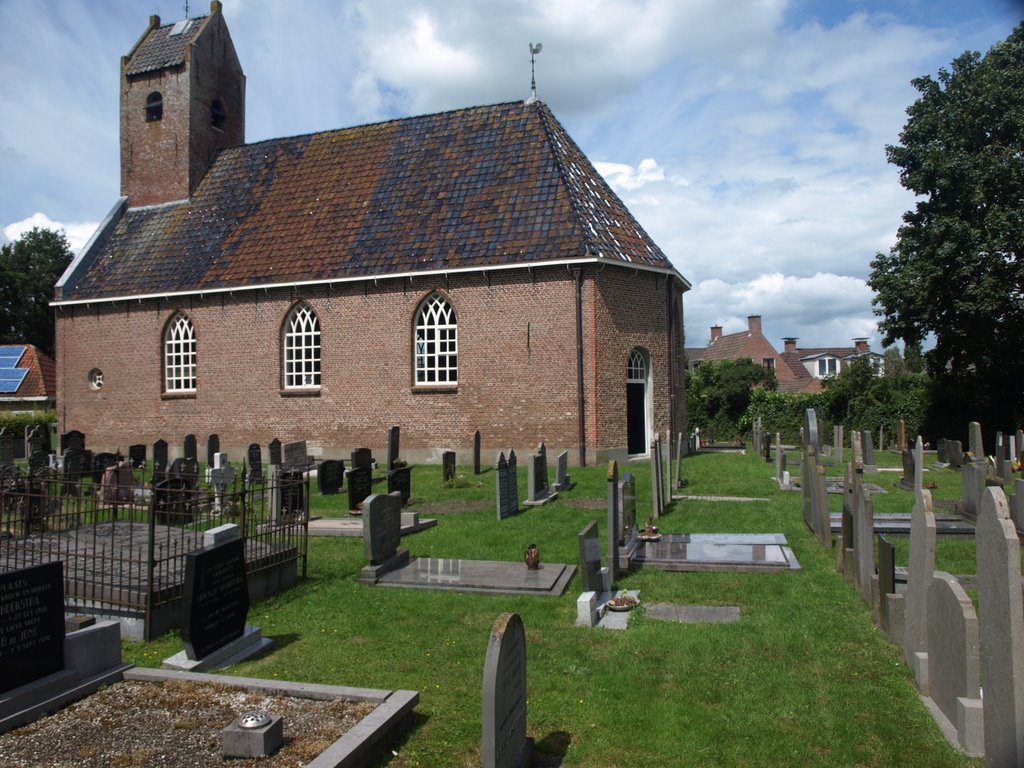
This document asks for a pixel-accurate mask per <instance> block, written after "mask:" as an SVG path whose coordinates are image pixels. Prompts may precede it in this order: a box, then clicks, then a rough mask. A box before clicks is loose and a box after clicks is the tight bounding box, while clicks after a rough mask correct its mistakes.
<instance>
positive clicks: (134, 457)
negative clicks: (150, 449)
mask: <svg viewBox="0 0 1024 768" xmlns="http://www.w3.org/2000/svg"><path fill="white" fill-rule="evenodd" d="M128 462H129V463H130V464H131V465H132V469H140V468H142V467H144V466H146V444H145V443H136V444H135V445H129V446H128Z"/></svg>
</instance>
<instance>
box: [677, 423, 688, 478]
mask: <svg viewBox="0 0 1024 768" xmlns="http://www.w3.org/2000/svg"><path fill="white" fill-rule="evenodd" d="M683 439H684V436H683V433H682V432H680V433H679V436H678V437H677V438H676V459H677V461H676V488H683V487H685V485H686V481H685V480H684V479H683V446H684V445H685V443H684V442H683Z"/></svg>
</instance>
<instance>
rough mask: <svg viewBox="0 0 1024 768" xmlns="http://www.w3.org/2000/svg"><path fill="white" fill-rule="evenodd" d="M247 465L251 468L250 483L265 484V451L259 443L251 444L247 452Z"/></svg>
mask: <svg viewBox="0 0 1024 768" xmlns="http://www.w3.org/2000/svg"><path fill="white" fill-rule="evenodd" d="M245 463H246V465H247V466H248V468H249V477H248V480H249V482H250V483H261V482H263V451H262V449H261V448H260V444H259V443H249V447H248V448H247V449H246V451H245Z"/></svg>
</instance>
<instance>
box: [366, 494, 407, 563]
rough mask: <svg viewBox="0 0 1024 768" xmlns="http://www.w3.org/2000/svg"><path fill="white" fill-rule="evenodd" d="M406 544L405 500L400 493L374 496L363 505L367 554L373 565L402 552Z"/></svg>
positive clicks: (370, 496)
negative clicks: (404, 535)
mask: <svg viewBox="0 0 1024 768" xmlns="http://www.w3.org/2000/svg"><path fill="white" fill-rule="evenodd" d="M401 543H402V499H401V497H399V495H398V494H395V493H389V494H387V495H386V496H385V495H384V494H380V493H373V494H370V495H369V496H367V497H366V499H365V501H364V502H363V552H364V554H365V555H366V559H367V561H368V562H369V563H370V564H371V565H380V564H382V563H384V562H387V561H388V560H390V559H391V558H393V557H394V556H395V555H396V554H397V553H398V547H399V545H400V544H401Z"/></svg>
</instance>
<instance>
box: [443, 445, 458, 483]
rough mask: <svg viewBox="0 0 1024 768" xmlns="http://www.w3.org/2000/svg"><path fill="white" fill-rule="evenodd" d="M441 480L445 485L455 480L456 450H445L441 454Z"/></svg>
mask: <svg viewBox="0 0 1024 768" xmlns="http://www.w3.org/2000/svg"><path fill="white" fill-rule="evenodd" d="M441 482H442V483H443V484H444V485H451V484H452V483H454V482H455V451H445V452H444V453H442V454H441Z"/></svg>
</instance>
